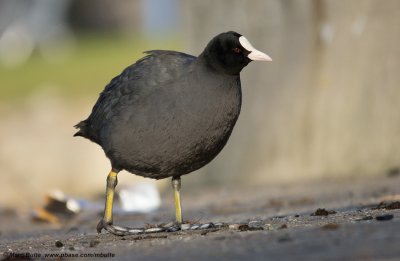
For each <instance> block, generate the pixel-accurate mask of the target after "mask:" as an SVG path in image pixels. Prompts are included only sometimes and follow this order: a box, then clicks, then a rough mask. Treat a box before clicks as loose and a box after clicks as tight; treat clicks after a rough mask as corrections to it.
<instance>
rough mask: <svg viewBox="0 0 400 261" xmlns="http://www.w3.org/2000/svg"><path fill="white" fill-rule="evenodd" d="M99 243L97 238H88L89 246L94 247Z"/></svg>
mask: <svg viewBox="0 0 400 261" xmlns="http://www.w3.org/2000/svg"><path fill="white" fill-rule="evenodd" d="M99 243H100V241H99V240H90V243H89V247H95V246H97V245H98V244H99Z"/></svg>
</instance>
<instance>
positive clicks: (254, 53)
mask: <svg viewBox="0 0 400 261" xmlns="http://www.w3.org/2000/svg"><path fill="white" fill-rule="evenodd" d="M239 43H240V44H241V45H242V46H243V48H244V49H246V50H247V51H249V52H250V53H249V55H247V57H248V58H249V59H250V60H253V61H269V62H270V61H272V59H271V57H269V56H268V55H267V54H265V53H263V52H260V51H259V50H257V49H256V48H254V47H253V45H252V44H251V43H250V42H249V40H247V39H246V37H244V36H240V37H239Z"/></svg>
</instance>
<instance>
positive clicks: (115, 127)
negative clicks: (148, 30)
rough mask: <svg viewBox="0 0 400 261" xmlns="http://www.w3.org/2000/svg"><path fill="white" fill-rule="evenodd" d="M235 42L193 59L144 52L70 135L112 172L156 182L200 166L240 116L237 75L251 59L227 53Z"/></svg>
mask: <svg viewBox="0 0 400 261" xmlns="http://www.w3.org/2000/svg"><path fill="white" fill-rule="evenodd" d="M239 36H240V35H239V34H237V33H234V32H227V33H224V34H220V35H218V36H216V37H215V38H214V39H213V40H211V42H210V43H209V44H208V45H207V47H206V49H205V50H204V51H203V53H202V54H201V55H200V56H199V57H194V56H191V55H187V54H184V53H179V52H173V51H149V52H147V56H145V57H144V58H142V59H140V60H138V61H137V62H136V63H135V64H133V65H131V66H129V67H128V68H126V69H125V70H124V71H123V72H122V73H121V74H120V75H119V76H117V77H115V78H114V79H112V80H111V82H110V83H109V84H108V85H107V86H106V88H105V89H104V91H103V92H102V93H101V94H100V97H99V99H98V101H97V102H96V104H95V106H94V107H93V110H92V113H91V114H90V116H89V117H88V118H87V119H86V120H84V121H82V122H80V123H79V124H77V125H76V127H77V128H79V131H78V132H77V133H76V134H75V136H83V137H85V138H88V139H90V140H91V141H93V142H95V143H97V144H99V145H100V146H101V147H102V148H103V150H104V152H105V154H106V155H107V157H108V158H109V159H110V161H111V164H112V167H113V169H115V170H118V171H119V170H122V169H125V170H127V171H129V172H131V173H134V174H137V175H140V176H144V177H149V178H154V179H162V178H166V177H171V176H174V177H176V176H181V175H184V174H188V173H190V172H192V171H194V170H197V169H199V168H201V167H203V166H204V165H206V164H207V163H209V162H210V161H211V160H212V159H213V158H215V157H216V156H217V155H218V153H219V152H220V151H221V150H222V148H223V147H224V146H225V144H226V142H227V140H228V138H229V136H230V135H231V132H232V130H233V127H234V125H235V123H236V120H237V119H238V116H239V113H240V108H241V99H242V94H241V86H240V76H239V73H240V71H241V70H242V69H243V68H244V67H245V66H246V65H247V64H248V63H249V62H250V59H249V58H247V56H246V50H243V52H242V53H241V54H239V55H238V54H237V53H235V52H232V48H235V47H236V46H237V45H240V44H239V42H238V40H237V39H238V37H239ZM247 54H248V53H247Z"/></svg>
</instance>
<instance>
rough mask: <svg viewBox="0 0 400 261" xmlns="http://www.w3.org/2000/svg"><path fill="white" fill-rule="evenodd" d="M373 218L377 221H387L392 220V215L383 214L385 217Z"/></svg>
mask: <svg viewBox="0 0 400 261" xmlns="http://www.w3.org/2000/svg"><path fill="white" fill-rule="evenodd" d="M375 218H376V220H378V221H388V220H391V219H393V215H392V214H385V215H381V216H376V217H375Z"/></svg>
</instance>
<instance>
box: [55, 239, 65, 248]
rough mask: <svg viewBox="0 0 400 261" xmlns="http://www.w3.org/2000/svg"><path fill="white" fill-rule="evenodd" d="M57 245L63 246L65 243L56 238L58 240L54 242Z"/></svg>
mask: <svg viewBox="0 0 400 261" xmlns="http://www.w3.org/2000/svg"><path fill="white" fill-rule="evenodd" d="M54 244H55V246H56V247H63V246H64V244H63V243H62V242H61V241H60V240H56V242H55V243H54Z"/></svg>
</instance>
